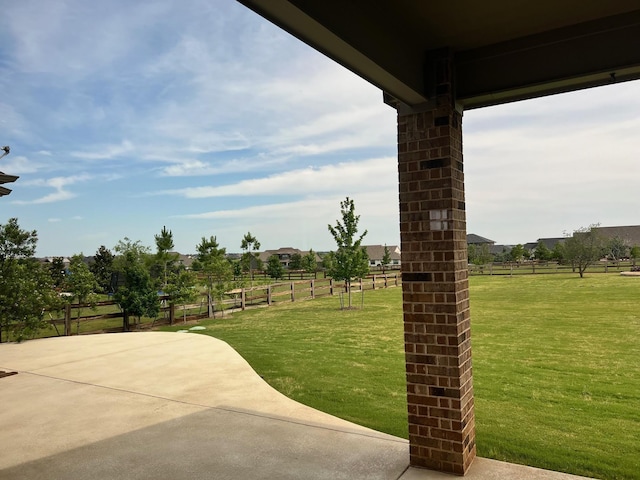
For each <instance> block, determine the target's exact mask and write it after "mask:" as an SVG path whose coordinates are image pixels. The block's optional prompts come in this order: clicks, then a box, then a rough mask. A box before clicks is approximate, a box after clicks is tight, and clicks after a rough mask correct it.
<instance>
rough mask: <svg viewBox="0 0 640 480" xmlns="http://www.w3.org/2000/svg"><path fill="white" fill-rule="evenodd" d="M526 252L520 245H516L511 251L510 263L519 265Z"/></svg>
mask: <svg viewBox="0 0 640 480" xmlns="http://www.w3.org/2000/svg"><path fill="white" fill-rule="evenodd" d="M525 254H526V252H525V250H524V247H523V246H522V245H521V244H518V245H516V246H515V247H513V248H512V249H511V254H510V257H511V258H510V260H511V261H512V262H516V263H520V262H521V261H522V260H523V259H524V256H525Z"/></svg>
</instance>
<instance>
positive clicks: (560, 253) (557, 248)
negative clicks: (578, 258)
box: [551, 242, 567, 263]
mask: <svg viewBox="0 0 640 480" xmlns="http://www.w3.org/2000/svg"><path fill="white" fill-rule="evenodd" d="M566 256H567V252H566V249H565V246H564V242H558V243H556V244H555V245H554V246H553V250H551V259H552V260H555V261H556V262H558V263H564V262H565V261H566Z"/></svg>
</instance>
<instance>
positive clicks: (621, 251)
mask: <svg viewBox="0 0 640 480" xmlns="http://www.w3.org/2000/svg"><path fill="white" fill-rule="evenodd" d="M605 248H606V253H607V257H608V258H609V259H610V260H613V261H614V262H617V261H618V260H620V259H622V258H625V257H626V256H627V254H628V252H629V246H628V245H627V242H625V241H624V240H623V239H622V238H620V237H618V236H615V237H613V238H610V239H609V241H607V242H606V245H605Z"/></svg>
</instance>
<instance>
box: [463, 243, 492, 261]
mask: <svg viewBox="0 0 640 480" xmlns="http://www.w3.org/2000/svg"><path fill="white" fill-rule="evenodd" d="M467 255H468V257H469V263H472V264H473V265H478V266H480V265H486V264H487V263H491V261H492V260H493V255H491V251H490V250H489V245H487V244H486V243H483V244H480V245H476V244H473V243H472V244H471V245H469V247H468V248H467Z"/></svg>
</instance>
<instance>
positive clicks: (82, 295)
mask: <svg viewBox="0 0 640 480" xmlns="http://www.w3.org/2000/svg"><path fill="white" fill-rule="evenodd" d="M66 285H67V291H68V292H69V293H71V294H72V295H73V297H71V298H70V300H73V299H75V300H76V302H77V304H78V308H77V309H76V312H77V317H76V333H80V316H81V314H82V305H87V306H89V308H92V309H95V306H96V303H97V302H98V296H97V295H96V293H95V292H96V290H98V289H99V288H100V286H99V285H98V282H97V281H96V278H95V277H94V275H93V273H91V270H89V266H88V265H87V264H86V263H85V262H84V255H83V254H79V255H74V256H73V257H71V263H70V264H69V275H68V276H67V281H66Z"/></svg>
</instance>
